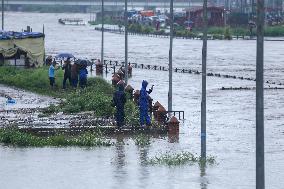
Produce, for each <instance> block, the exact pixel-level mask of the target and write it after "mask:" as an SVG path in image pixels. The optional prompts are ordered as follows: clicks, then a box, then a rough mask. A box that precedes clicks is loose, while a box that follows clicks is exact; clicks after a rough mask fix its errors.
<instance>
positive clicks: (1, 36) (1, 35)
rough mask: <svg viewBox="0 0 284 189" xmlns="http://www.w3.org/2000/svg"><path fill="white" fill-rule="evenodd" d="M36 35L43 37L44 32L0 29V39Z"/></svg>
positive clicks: (35, 36)
mask: <svg viewBox="0 0 284 189" xmlns="http://www.w3.org/2000/svg"><path fill="white" fill-rule="evenodd" d="M38 37H44V34H43V33H40V32H14V31H0V40H8V39H25V38H38Z"/></svg>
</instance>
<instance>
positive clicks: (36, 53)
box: [0, 37, 45, 67]
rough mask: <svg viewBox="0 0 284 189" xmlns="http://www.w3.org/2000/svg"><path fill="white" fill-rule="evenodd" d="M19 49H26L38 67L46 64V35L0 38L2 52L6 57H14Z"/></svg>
mask: <svg viewBox="0 0 284 189" xmlns="http://www.w3.org/2000/svg"><path fill="white" fill-rule="evenodd" d="M18 49H20V50H22V51H25V52H26V53H27V57H28V58H29V61H30V63H32V64H35V66H36V67H39V66H42V65H43V64H44V51H45V49H44V37H39V38H25V39H9V40H0V54H3V55H4V57H5V58H9V57H13V56H14V55H15V54H16V53H17V50H18Z"/></svg>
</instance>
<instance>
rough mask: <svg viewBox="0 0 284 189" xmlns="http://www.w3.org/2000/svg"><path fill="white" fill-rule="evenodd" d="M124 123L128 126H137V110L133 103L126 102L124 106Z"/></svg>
mask: <svg viewBox="0 0 284 189" xmlns="http://www.w3.org/2000/svg"><path fill="white" fill-rule="evenodd" d="M124 112H125V122H126V124H128V125H132V126H137V127H138V126H139V125H140V123H139V109H138V106H137V105H136V104H134V102H133V101H127V102H126V104H125V106H124Z"/></svg>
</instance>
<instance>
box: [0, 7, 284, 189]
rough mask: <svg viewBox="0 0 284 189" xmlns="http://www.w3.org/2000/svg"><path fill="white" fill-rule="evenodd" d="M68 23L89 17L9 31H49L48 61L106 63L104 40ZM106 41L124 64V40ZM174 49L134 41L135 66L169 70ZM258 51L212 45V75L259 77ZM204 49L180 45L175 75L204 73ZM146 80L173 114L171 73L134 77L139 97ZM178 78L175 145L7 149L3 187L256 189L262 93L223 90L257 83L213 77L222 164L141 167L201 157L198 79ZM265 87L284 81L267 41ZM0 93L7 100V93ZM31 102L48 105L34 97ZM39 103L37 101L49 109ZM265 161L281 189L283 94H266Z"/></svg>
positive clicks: (279, 46) (212, 132) (9, 17)
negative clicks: (51, 57)
mask: <svg viewBox="0 0 284 189" xmlns="http://www.w3.org/2000/svg"><path fill="white" fill-rule="evenodd" d="M65 17H81V18H84V19H85V20H86V21H87V20H88V18H89V15H88V14H40V13H13V12H8V13H6V22H5V23H6V29H7V30H16V31H17V30H21V29H22V28H25V27H26V26H27V25H30V26H31V27H32V28H33V31H42V25H43V24H44V26H45V33H46V52H47V54H56V53H58V52H70V53H73V54H74V55H75V56H77V57H82V58H97V57H99V56H100V33H99V32H97V31H94V29H93V27H90V26H63V25H60V24H58V23H57V20H58V19H59V18H65ZM105 37H106V38H105V57H106V59H112V60H120V61H123V58H124V51H123V48H124V39H123V35H118V34H109V33H106V34H105ZM168 45H169V39H160V38H148V37H142V36H129V61H130V62H136V63H144V64H152V65H163V66H167V64H168V58H167V56H168ZM255 46H256V41H245V40H233V41H209V42H208V71H209V72H213V73H220V74H228V75H236V76H239V77H251V78H255V54H256V48H255ZM201 47H202V41H200V40H183V39H176V40H174V50H173V53H174V56H173V60H174V63H173V64H174V67H183V68H191V69H196V70H199V71H200V70H201ZM89 75H90V76H93V74H89ZM110 77H111V76H110V75H108V76H107V78H108V79H109V78H110ZM143 79H147V80H148V82H149V83H150V84H153V85H155V87H154V91H153V93H152V97H153V99H154V101H156V100H159V101H160V102H161V103H162V104H163V105H165V106H167V92H168V83H167V82H168V74H167V72H162V71H149V70H140V69H134V70H133V78H131V79H130V81H129V83H130V84H131V85H132V86H134V88H135V89H139V88H140V84H141V81H142V80H143ZM173 79H174V86H173V109H174V110H184V111H185V118H186V120H185V121H184V123H182V125H181V128H180V135H179V140H178V141H177V142H174V143H171V142H170V141H169V140H168V139H167V137H165V138H159V139H152V143H151V145H150V146H148V147H145V148H139V147H137V146H135V145H134V142H133V140H132V139H130V138H121V137H119V136H118V138H117V141H118V142H117V144H116V145H115V146H113V147H108V148H104V147H102V148H73V147H70V148H17V147H10V146H0V186H1V188H9V189H10V188H11V189H14V188H22V189H31V188H42V189H49V188H58V189H70V188H84V189H91V188H118V187H119V188H126V189H133V188H141V189H142V188H158V189H164V188H168V189H172V188H201V189H251V188H254V187H255V90H241V91H240V90H226V91H223V90H220V88H222V87H254V86H255V82H254V81H247V80H239V79H232V78H218V77H208V83H207V92H208V93H207V97H208V98H207V103H208V105H207V108H208V111H207V113H208V114H207V115H208V116H207V154H208V155H212V156H215V157H216V160H217V162H218V164H217V165H214V166H209V167H207V168H206V169H205V170H201V169H200V168H199V166H198V165H186V166H178V167H166V166H149V165H145V164H144V162H145V159H147V158H149V157H153V156H155V155H159V154H161V153H165V152H172V153H174V152H181V151H190V152H192V153H196V154H200V102H201V75H195V74H180V73H175V74H174V76H173ZM265 80H269V81H272V82H274V83H275V84H265V87H267V88H269V87H281V86H280V85H279V83H283V82H284V42H277V41H266V42H265ZM3 87H4V88H3ZM282 87H283V86H282ZM0 89H1V91H3V90H6V91H7V90H8V91H9V89H8V88H7V87H6V88H5V86H0ZM27 95H29V93H27ZM29 98H31V99H37V98H39V99H42V97H37V96H36V95H32V96H31V97H29ZM44 98H45V97H44ZM42 100H43V101H40V100H39V101H37V102H38V103H43V102H45V101H44V99H42ZM3 102H5V99H3V97H0V103H1V104H2V103H3ZM123 142H124V143H125V144H123ZM265 152H266V154H265V158H266V159H265V165H266V170H265V171H266V186H267V188H269V189H280V188H283V186H284V180H283V177H284V171H283V170H284V90H265Z"/></svg>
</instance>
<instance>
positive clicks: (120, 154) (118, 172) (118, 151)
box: [113, 134, 127, 186]
mask: <svg viewBox="0 0 284 189" xmlns="http://www.w3.org/2000/svg"><path fill="white" fill-rule="evenodd" d="M124 145H125V144H124V137H123V135H121V134H118V135H117V137H116V144H115V160H114V164H115V166H114V168H115V170H114V172H113V174H114V180H115V183H117V184H118V186H123V185H124V184H125V182H126V181H127V170H126V168H125V164H126V160H125V158H126V157H125V147H124Z"/></svg>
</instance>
